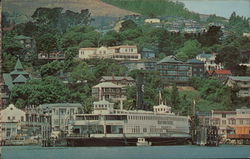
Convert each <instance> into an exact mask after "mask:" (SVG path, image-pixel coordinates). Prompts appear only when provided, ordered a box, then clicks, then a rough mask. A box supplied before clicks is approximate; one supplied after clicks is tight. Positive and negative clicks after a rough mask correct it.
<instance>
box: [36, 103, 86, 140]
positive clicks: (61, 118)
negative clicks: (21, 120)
mask: <svg viewBox="0 0 250 159" xmlns="http://www.w3.org/2000/svg"><path fill="white" fill-rule="evenodd" d="M81 108H82V105H81V104H79V103H53V104H42V105H40V106H39V107H38V109H39V110H40V111H43V112H44V113H46V114H48V115H50V116H51V131H52V134H53V135H55V136H58V135H59V134H60V133H62V134H67V133H68V132H67V131H68V124H69V121H70V120H74V114H78V113H79V110H80V109H81Z"/></svg>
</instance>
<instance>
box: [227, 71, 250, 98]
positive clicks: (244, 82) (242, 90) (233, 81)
mask: <svg viewBox="0 0 250 159" xmlns="http://www.w3.org/2000/svg"><path fill="white" fill-rule="evenodd" d="M226 85H227V86H229V87H232V88H237V89H239V91H238V92H237V96H238V97H243V98H249V100H250V76H229V77H228V79H227V82H226Z"/></svg>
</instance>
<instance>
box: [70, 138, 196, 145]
mask: <svg viewBox="0 0 250 159" xmlns="http://www.w3.org/2000/svg"><path fill="white" fill-rule="evenodd" d="M145 139H146V140H147V141H149V142H151V143H152V146H164V145H186V144H189V143H190V141H191V139H190V138H188V137H185V138H183V137H182V138H181V137H148V138H145ZM137 140H138V138H126V139H125V138H118V137H117V138H110V137H109V138H105V137H103V138H91V137H90V138H68V139H67V146H136V143H137Z"/></svg>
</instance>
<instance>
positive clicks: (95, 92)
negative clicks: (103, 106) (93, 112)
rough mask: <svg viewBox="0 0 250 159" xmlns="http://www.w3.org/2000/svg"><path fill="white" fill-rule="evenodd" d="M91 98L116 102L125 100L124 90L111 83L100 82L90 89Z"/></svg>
mask: <svg viewBox="0 0 250 159" xmlns="http://www.w3.org/2000/svg"><path fill="white" fill-rule="evenodd" d="M92 97H94V99H95V100H103V99H105V100H107V101H113V102H117V101H120V100H124V99H126V98H127V97H126V88H125V87H123V86H119V85H116V84H114V83H112V82H102V83H99V84H98V85H95V86H93V87H92Z"/></svg>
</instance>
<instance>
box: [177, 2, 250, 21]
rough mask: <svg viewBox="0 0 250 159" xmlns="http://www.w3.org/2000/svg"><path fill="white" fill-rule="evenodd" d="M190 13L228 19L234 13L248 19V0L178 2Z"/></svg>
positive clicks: (249, 4) (249, 5) (249, 6)
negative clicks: (213, 15)
mask: <svg viewBox="0 0 250 159" xmlns="http://www.w3.org/2000/svg"><path fill="white" fill-rule="evenodd" d="M178 1H180V2H183V3H184V4H185V7H186V8H187V9H189V10H191V11H194V12H198V13H201V14H216V15H218V16H222V17H225V18H229V17H230V15H231V14H232V13H233V12H234V11H235V12H236V14H237V15H240V16H244V17H250V0H178Z"/></svg>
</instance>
